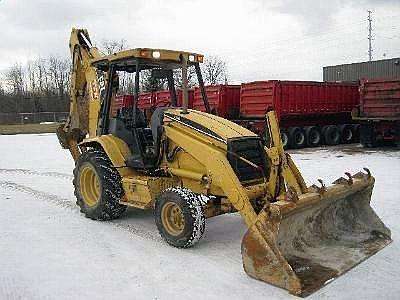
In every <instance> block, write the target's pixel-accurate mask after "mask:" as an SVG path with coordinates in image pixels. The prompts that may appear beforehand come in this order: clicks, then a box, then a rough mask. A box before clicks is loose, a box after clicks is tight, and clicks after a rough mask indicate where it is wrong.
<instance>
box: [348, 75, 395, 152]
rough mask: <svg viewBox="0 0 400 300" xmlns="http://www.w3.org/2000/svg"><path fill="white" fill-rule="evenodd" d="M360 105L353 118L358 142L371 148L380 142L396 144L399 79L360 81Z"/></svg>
mask: <svg viewBox="0 0 400 300" xmlns="http://www.w3.org/2000/svg"><path fill="white" fill-rule="evenodd" d="M360 96H361V97H360V105H359V106H358V107H357V108H356V109H354V111H353V119H354V120H356V121H357V122H359V123H360V124H361V127H360V142H361V144H362V145H363V146H364V147H375V146H377V145H379V144H382V143H383V142H391V143H395V144H397V145H398V146H399V145H400V78H397V79H390V80H389V79H386V80H362V81H361V85H360Z"/></svg>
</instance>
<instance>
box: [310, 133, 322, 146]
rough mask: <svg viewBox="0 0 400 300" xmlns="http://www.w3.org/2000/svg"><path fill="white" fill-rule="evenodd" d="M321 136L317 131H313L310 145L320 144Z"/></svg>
mask: <svg viewBox="0 0 400 300" xmlns="http://www.w3.org/2000/svg"><path fill="white" fill-rule="evenodd" d="M319 140H320V135H319V133H318V132H317V131H315V130H313V131H311V132H310V143H311V145H317V144H319Z"/></svg>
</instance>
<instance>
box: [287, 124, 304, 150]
mask: <svg viewBox="0 0 400 300" xmlns="http://www.w3.org/2000/svg"><path fill="white" fill-rule="evenodd" d="M289 145H290V147H291V148H294V149H299V148H303V147H304V146H305V145H306V135H305V133H304V130H303V128H301V127H290V128H289Z"/></svg>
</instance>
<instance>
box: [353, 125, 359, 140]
mask: <svg viewBox="0 0 400 300" xmlns="http://www.w3.org/2000/svg"><path fill="white" fill-rule="evenodd" d="M353 132H354V142H355V143H358V142H359V141H360V124H353Z"/></svg>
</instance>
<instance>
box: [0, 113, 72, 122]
mask: <svg viewBox="0 0 400 300" xmlns="http://www.w3.org/2000/svg"><path fill="white" fill-rule="evenodd" d="M67 117H68V112H37V113H0V124H31V123H43V122H63V121H65V120H66V119H67Z"/></svg>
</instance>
